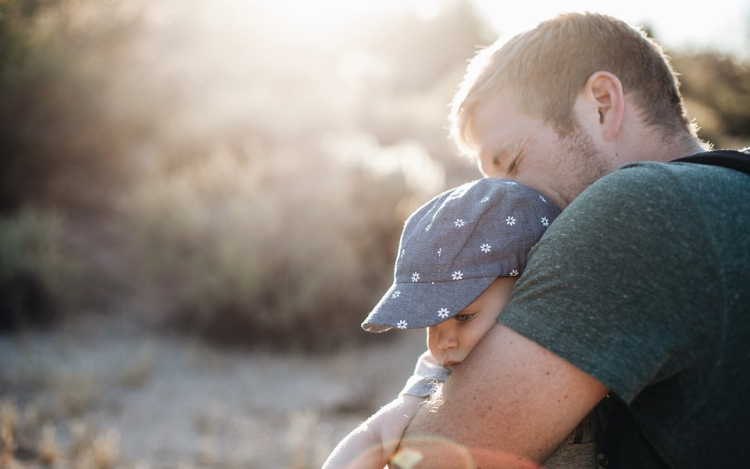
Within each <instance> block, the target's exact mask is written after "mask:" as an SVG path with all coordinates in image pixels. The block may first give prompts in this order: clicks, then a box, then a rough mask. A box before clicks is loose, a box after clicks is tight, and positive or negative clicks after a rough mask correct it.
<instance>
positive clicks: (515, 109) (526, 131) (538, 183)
mask: <svg viewBox="0 0 750 469" xmlns="http://www.w3.org/2000/svg"><path fill="white" fill-rule="evenodd" d="M469 125H470V127H469V135H470V138H471V140H472V141H473V143H474V149H475V151H476V154H477V160H478V161H477V162H478V164H479V170H480V171H481V172H482V174H484V175H485V176H487V177H493V178H509V179H515V180H516V181H519V182H521V183H524V184H526V185H528V186H531V187H533V188H534V189H537V190H538V191H540V192H542V193H544V194H547V195H548V196H549V197H550V198H551V199H552V202H554V203H555V205H557V207H558V208H560V209H564V208H565V207H567V206H568V204H570V202H572V201H573V199H574V198H576V197H577V196H578V194H580V193H581V192H583V190H584V189H586V188H587V187H588V186H590V185H591V184H593V183H594V181H596V180H597V179H599V178H600V177H602V176H604V175H605V174H607V173H609V172H611V171H613V170H614V169H616V168H613V167H612V164H611V163H609V161H608V160H607V158H606V157H605V155H604V154H602V153H601V152H599V151H598V149H597V148H596V146H595V145H594V142H593V141H592V140H591V138H590V137H589V135H587V134H586V132H585V131H584V129H583V128H581V127H580V126H578V125H576V128H575V130H574V131H573V132H572V133H570V134H569V135H567V136H565V137H564V138H561V137H559V136H558V135H557V133H555V131H554V129H553V128H552V125H550V124H548V123H545V122H544V121H543V120H542V119H541V118H537V117H532V116H531V115H529V114H528V113H527V112H525V111H523V110H522V108H521V106H520V105H519V104H518V103H517V101H516V99H515V96H514V94H513V93H512V91H511V90H507V89H506V90H504V91H502V92H500V93H498V94H496V95H495V96H494V97H492V98H490V99H488V100H486V101H484V102H483V103H481V104H480V105H478V106H477V107H476V109H475V110H474V112H473V114H472V119H471V121H470V123H469Z"/></svg>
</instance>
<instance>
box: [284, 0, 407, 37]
mask: <svg viewBox="0 0 750 469" xmlns="http://www.w3.org/2000/svg"><path fill="white" fill-rule="evenodd" d="M403 4H404V2H403V0H402V1H398V0H378V1H376V2H373V1H369V0H368V1H364V0H313V1H306V0H277V1H275V2H274V3H273V8H274V9H275V10H276V11H277V12H278V13H279V14H281V15H282V17H283V18H284V20H285V21H287V22H289V23H290V24H292V25H293V26H295V27H297V28H302V29H305V30H314V31H324V30H325V29H327V28H329V27H331V26H335V25H339V24H344V23H346V22H347V21H353V20H357V19H360V18H362V17H365V16H367V15H370V14H376V13H381V12H383V11H387V10H389V9H395V8H399V7H401V6H402V5H403Z"/></svg>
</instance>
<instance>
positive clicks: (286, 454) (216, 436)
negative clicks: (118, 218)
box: [0, 315, 425, 469]
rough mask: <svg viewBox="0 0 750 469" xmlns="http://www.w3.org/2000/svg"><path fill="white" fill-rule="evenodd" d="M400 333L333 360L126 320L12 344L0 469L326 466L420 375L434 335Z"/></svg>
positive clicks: (0, 341) (3, 363)
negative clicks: (418, 367)
mask: <svg viewBox="0 0 750 469" xmlns="http://www.w3.org/2000/svg"><path fill="white" fill-rule="evenodd" d="M398 334H399V335H400V336H399V337H398V339H397V340H395V341H387V343H385V342H384V344H382V345H380V344H379V345H376V346H370V347H367V348H365V349H358V350H350V351H347V352H342V353H339V354H337V355H334V356H325V357H314V356H302V355H294V356H290V355H276V354H271V353H259V352H253V353H251V352H228V351H220V350H217V349H215V348H211V347H208V346H206V345H205V344H202V343H198V342H195V341H189V340H186V339H184V338H180V337H176V336H170V335H168V334H163V333H157V332H155V331H154V330H153V329H149V328H144V327H143V326H138V325H136V324H134V323H133V322H132V321H128V320H127V319H126V318H124V317H116V316H114V315H109V316H102V315H98V316H93V317H86V318H85V319H79V320H76V321H73V322H69V323H66V324H63V325H62V326H61V327H58V328H56V329H55V330H52V331H47V332H39V331H37V332H26V333H23V334H20V335H19V334H16V335H4V336H0V399H2V404H1V405H0V432H2V434H3V435H4V437H3V438H4V440H2V443H3V444H4V446H5V448H4V450H3V454H2V458H0V467H43V465H44V464H48V465H51V466H53V467H75V468H82V469H83V468H85V469H89V468H90V469H108V468H120V467H122V468H130V467H132V468H139V469H141V468H142V469H146V468H153V469H156V468H185V469H187V468H219V467H221V468H225V467H226V468H234V467H236V468H240V467H241V468H264V469H265V468H294V469H306V468H317V467H320V465H321V464H322V462H323V461H324V460H325V458H326V456H327V455H328V453H329V452H330V451H331V449H333V447H334V446H335V444H336V443H337V442H338V441H339V439H341V438H342V437H343V436H344V435H345V434H346V433H347V432H348V431H349V430H351V429H352V428H354V427H355V426H356V425H357V424H358V423H359V422H360V421H362V420H363V419H364V418H366V417H367V416H368V415H370V413H372V412H373V411H374V410H377V409H378V408H379V407H380V406H381V405H383V404H385V403H386V402H388V401H389V400H390V399H391V398H392V397H393V396H395V394H396V393H397V392H398V390H399V389H400V388H401V386H402V385H403V383H404V381H405V380H406V378H407V377H408V376H409V375H410V373H411V370H412V368H413V366H414V363H415V361H416V357H417V356H418V355H419V354H420V353H421V352H422V351H423V350H424V347H425V345H424V341H423V331H399V332H398ZM2 449H3V447H2V446H0V450H2Z"/></svg>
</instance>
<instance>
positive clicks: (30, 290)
mask: <svg viewBox="0 0 750 469" xmlns="http://www.w3.org/2000/svg"><path fill="white" fill-rule="evenodd" d="M61 235H62V220H61V218H60V217H59V216H57V215H55V214H52V213H44V214H42V213H39V212H35V211H31V210H29V209H27V210H22V211H21V212H20V213H19V214H18V215H15V216H12V217H5V218H0V330H14V329H19V328H23V327H26V326H34V325H47V324H49V323H51V322H52V321H53V320H54V319H56V318H57V317H58V316H59V314H60V313H61V312H62V311H64V310H65V308H66V307H67V306H68V305H69V304H71V302H72V300H73V299H74V297H75V294H76V280H77V279H78V278H79V275H80V269H79V266H78V264H77V263H76V262H75V260H74V259H73V258H72V256H71V255H70V253H68V252H67V251H66V249H65V248H64V246H63V245H62V243H61Z"/></svg>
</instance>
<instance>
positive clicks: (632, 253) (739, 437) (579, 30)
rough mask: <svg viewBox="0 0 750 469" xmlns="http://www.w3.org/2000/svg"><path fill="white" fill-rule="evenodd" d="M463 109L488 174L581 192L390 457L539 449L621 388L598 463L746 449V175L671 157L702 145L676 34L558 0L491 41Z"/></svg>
mask: <svg viewBox="0 0 750 469" xmlns="http://www.w3.org/2000/svg"><path fill="white" fill-rule="evenodd" d="M452 118H453V123H454V125H453V135H454V137H455V138H456V140H457V142H458V143H459V146H460V147H461V148H462V149H463V150H465V151H467V152H470V153H471V154H473V155H475V156H476V158H477V160H478V162H479V166H480V169H481V171H482V172H483V173H484V174H485V175H486V176H489V177H503V178H506V177H507V178H513V179H516V180H518V181H520V182H523V183H526V184H528V185H530V186H532V187H534V188H536V189H538V190H539V191H541V192H543V193H545V194H547V195H548V196H549V197H550V198H551V199H552V200H553V201H554V202H555V203H556V204H557V205H558V206H559V207H560V208H562V209H565V210H564V212H563V214H562V215H561V216H560V218H558V219H557V220H556V221H555V222H554V223H553V224H552V226H551V227H550V228H549V230H548V231H547V233H546V234H545V236H544V237H543V238H542V240H541V242H540V243H539V244H538V245H537V246H536V247H535V249H534V250H532V253H531V255H530V257H529V263H528V266H527V270H526V271H525V273H524V274H523V276H522V277H521V279H520V280H519V282H518V284H517V286H516V288H515V290H514V292H513V296H512V298H511V301H510V303H509V304H508V306H507V307H506V308H505V310H504V311H503V313H502V314H501V315H500V316H499V317H498V324H496V325H495V326H493V328H492V329H491V330H490V332H489V333H488V334H487V335H486V336H485V337H484V339H482V341H480V343H479V344H478V345H477V347H476V348H475V349H474V350H473V351H472V353H471V354H470V355H469V357H468V358H467V359H466V360H465V361H464V362H463V363H462V365H461V366H460V367H458V369H457V370H456V371H455V372H454V376H453V377H452V378H450V379H448V380H447V381H446V383H445V384H444V385H443V387H442V389H441V391H440V393H439V395H438V396H436V398H435V399H434V401H435V404H434V405H432V406H431V407H429V408H423V409H422V410H421V411H420V412H419V413H418V415H417V416H416V417H415V418H414V420H413V421H412V423H411V425H410V426H409V428H408V430H407V432H406V434H405V436H404V439H403V440H402V444H401V446H400V448H401V450H400V451H401V452H400V455H397V457H396V459H395V460H394V462H392V465H393V466H400V467H406V466H410V467H419V468H422V467H424V468H439V467H448V468H454V467H481V468H485V469H486V468H494V467H503V468H504V467H536V463H537V462H543V461H544V460H545V458H546V457H547V456H548V455H549V454H550V453H551V452H552V451H553V450H554V449H555V448H556V447H557V446H558V445H559V444H560V443H561V441H562V440H563V439H564V438H565V437H566V436H567V435H568V434H570V432H571V431H572V430H573V429H574V428H575V427H576V425H577V424H578V422H579V421H580V420H581V419H582V418H583V417H584V416H585V415H587V414H588V413H589V412H591V411H592V409H594V408H595V407H596V406H597V404H598V403H600V401H602V399H603V398H604V397H605V396H607V395H608V394H609V395H610V396H611V398H608V400H612V401H615V402H616V403H621V404H618V405H616V406H615V408H616V409H624V416H623V417H622V418H620V417H617V418H612V419H611V421H610V423H612V422H613V421H614V422H615V423H616V425H613V427H616V428H614V430H616V431H617V432H619V433H615V432H614V430H613V429H612V428H610V430H613V431H610V432H609V436H610V437H611V436H612V435H613V434H614V435H615V437H614V441H615V443H616V445H614V446H611V448H612V447H615V452H620V453H621V457H616V456H617V455H616V454H612V453H609V454H607V457H608V458H609V459H610V460H609V461H607V460H603V461H601V462H600V464H601V465H602V467H615V464H620V467H635V468H650V467H706V468H717V467H744V466H746V465H747V464H748V462H747V461H746V459H747V458H748V457H750V451H749V450H748V445H747V444H746V441H747V435H748V430H750V423H749V422H750V405H747V404H746V403H745V401H744V399H745V396H747V395H748V392H750V347H747V346H746V345H745V344H744V342H745V341H746V340H747V338H750V280H748V279H750V237H749V236H747V227H748V226H750V208H749V207H750V204H748V203H747V202H746V198H747V194H748V193H750V177H748V176H747V175H745V174H742V173H740V172H738V171H734V170H731V169H727V168H721V167H709V166H705V165H697V164H690V163H672V164H665V163H666V162H668V161H671V160H673V159H676V158H679V157H683V156H687V155H691V154H694V153H698V152H701V151H704V149H705V146H704V144H703V143H702V142H701V141H700V140H699V139H698V138H697V137H696V134H695V129H694V128H693V126H692V125H691V124H690V123H689V122H688V120H687V118H686V115H685V112H684V109H683V105H682V100H681V97H680V94H679V90H678V83H677V80H676V78H675V74H674V72H673V70H672V69H671V66H670V65H669V62H668V59H667V58H666V57H665V56H664V54H663V52H662V50H661V48H660V47H659V46H658V45H657V44H655V43H654V42H653V41H651V40H650V39H648V38H647V37H646V36H645V35H644V34H642V33H641V32H639V31H637V30H635V29H633V28H631V27H629V26H628V25H626V24H624V23H623V22H621V21H618V20H616V19H614V18H611V17H607V16H604V15H599V14H568V15H561V16H559V17H556V18H553V19H551V20H549V21H545V22H543V23H541V24H540V25H538V26H537V27H536V28H535V29H533V30H530V31H527V32H525V33H522V34H520V35H518V36H516V37H514V38H512V39H511V40H510V41H508V42H507V43H504V44H497V45H495V46H493V47H490V48H488V49H487V50H485V51H483V52H481V53H480V54H479V55H478V56H477V57H476V58H475V59H474V60H473V61H472V63H471V65H470V66H469V70H468V73H467V76H466V78H465V80H464V83H463V84H462V87H461V88H460V90H459V92H458V94H457V96H456V99H455V101H454V106H453V111H452ZM646 162H648V163H646ZM627 163H635V164H629V165H628V164H627ZM622 165H625V167H624V168H622V169H619V170H618V168H620V167H621V166H622ZM600 178H601V179H600ZM589 186H590V187H589ZM403 461H407V462H405V463H401V464H400V462H403ZM415 461H418V462H417V464H416V465H413V463H414V462H415ZM606 464H609V466H607V465H606Z"/></svg>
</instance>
